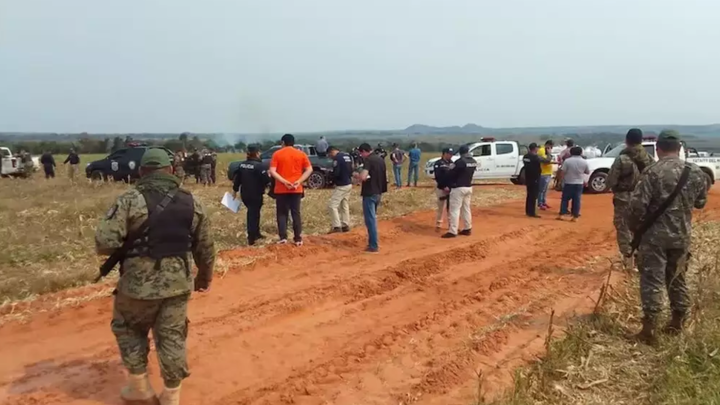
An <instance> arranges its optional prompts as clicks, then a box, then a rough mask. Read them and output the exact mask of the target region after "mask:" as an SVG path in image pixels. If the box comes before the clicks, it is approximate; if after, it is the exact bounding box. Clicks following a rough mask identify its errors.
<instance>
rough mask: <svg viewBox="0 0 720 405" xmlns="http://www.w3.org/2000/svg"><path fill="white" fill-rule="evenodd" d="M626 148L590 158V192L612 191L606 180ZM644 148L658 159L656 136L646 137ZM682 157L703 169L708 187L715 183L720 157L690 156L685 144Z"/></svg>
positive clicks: (614, 149)
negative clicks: (617, 158)
mask: <svg viewBox="0 0 720 405" xmlns="http://www.w3.org/2000/svg"><path fill="white" fill-rule="evenodd" d="M624 148H625V144H620V145H617V146H615V147H614V148H612V149H611V150H610V151H608V152H607V153H605V154H603V156H602V157H599V158H595V159H588V161H587V162H588V166H589V169H590V174H589V175H585V179H586V184H587V191H588V192H590V193H595V194H598V193H604V192H607V191H610V190H608V188H607V185H606V184H605V182H606V180H607V177H608V173H610V167H612V164H613V162H614V161H615V158H616V157H618V156H620V152H622V151H623V149H624ZM643 148H645V151H646V152H647V153H648V154H649V155H650V156H651V157H652V158H653V160H655V161H657V160H658V157H657V153H655V151H656V142H655V138H645V140H643ZM680 158H681V159H683V160H687V161H688V162H692V163H695V164H696V165H698V166H700V169H702V171H703V172H704V173H705V175H706V176H707V183H708V188H710V187H711V186H712V185H713V184H715V179H716V178H717V177H716V174H717V172H718V171H720V158H716V157H688V154H687V153H686V148H685V145H683V146H682V147H681V149H680Z"/></svg>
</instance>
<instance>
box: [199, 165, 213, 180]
mask: <svg viewBox="0 0 720 405" xmlns="http://www.w3.org/2000/svg"><path fill="white" fill-rule="evenodd" d="M211 171H212V166H210V165H201V166H200V182H201V183H202V184H210V182H211V181H212V178H211Z"/></svg>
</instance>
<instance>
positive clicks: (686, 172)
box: [631, 164, 690, 255]
mask: <svg viewBox="0 0 720 405" xmlns="http://www.w3.org/2000/svg"><path fill="white" fill-rule="evenodd" d="M689 178H690V166H689V165H687V164H686V165H685V168H684V169H683V171H682V174H681V175H680V180H678V183H677V185H676V186H675V189H674V190H673V192H672V193H670V195H669V196H668V198H667V199H665V201H663V202H662V204H660V206H659V207H658V208H657V209H656V210H655V211H653V212H652V213H651V214H650V215H648V216H647V217H645V220H644V221H642V223H640V226H638V228H637V230H636V231H635V233H634V235H633V241H632V248H633V249H632V250H633V253H634V251H635V250H637V248H638V246H639V245H640V239H642V236H643V235H644V234H645V232H647V230H648V229H650V227H651V226H652V224H654V223H655V221H657V220H658V218H660V216H661V215H662V214H663V213H664V212H665V211H666V210H667V209H668V208H669V207H670V205H671V204H672V203H673V201H675V198H677V196H678V194H680V190H682V188H683V187H685V185H686V184H687V182H688V179H689ZM631 255H632V254H631Z"/></svg>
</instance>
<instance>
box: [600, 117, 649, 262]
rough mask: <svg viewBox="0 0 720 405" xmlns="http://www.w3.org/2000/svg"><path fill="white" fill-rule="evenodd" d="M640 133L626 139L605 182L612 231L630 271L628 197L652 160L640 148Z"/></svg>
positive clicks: (630, 235) (631, 259)
mask: <svg viewBox="0 0 720 405" xmlns="http://www.w3.org/2000/svg"><path fill="white" fill-rule="evenodd" d="M642 141H643V133H642V131H641V130H640V129H638V128H632V129H630V130H629V131H628V133H627V135H625V144H626V145H627V146H626V147H625V149H624V150H623V151H622V152H620V156H618V157H617V158H615V162H613V164H612V167H611V168H610V173H609V174H608V178H607V183H606V184H607V187H608V188H609V189H611V190H612V191H613V194H614V195H613V206H614V207H615V212H614V221H613V222H614V223H615V231H616V233H617V243H618V247H619V248H620V254H621V255H622V257H623V267H625V270H631V269H632V268H633V267H634V266H633V258H632V257H630V253H631V251H632V249H631V248H630V242H632V232H630V228H628V224H627V215H628V210H629V206H630V197H631V196H632V192H633V190H635V186H636V185H637V182H638V180H639V179H640V174H641V173H642V172H643V171H644V170H645V168H647V167H648V166H650V164H651V163H653V161H652V158H651V157H650V155H648V153H647V152H646V151H645V149H644V148H643V145H642Z"/></svg>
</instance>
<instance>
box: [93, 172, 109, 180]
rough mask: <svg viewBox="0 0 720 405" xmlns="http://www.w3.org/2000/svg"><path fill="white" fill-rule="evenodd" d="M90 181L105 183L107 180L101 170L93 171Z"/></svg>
mask: <svg viewBox="0 0 720 405" xmlns="http://www.w3.org/2000/svg"><path fill="white" fill-rule="evenodd" d="M90 180H92V181H105V180H107V179H106V178H105V175H104V174H103V172H101V171H100V170H93V171H92V173H90Z"/></svg>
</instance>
